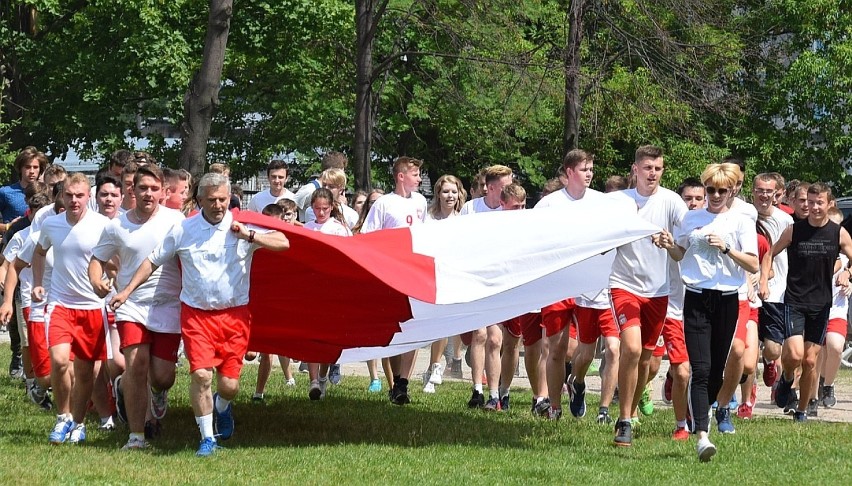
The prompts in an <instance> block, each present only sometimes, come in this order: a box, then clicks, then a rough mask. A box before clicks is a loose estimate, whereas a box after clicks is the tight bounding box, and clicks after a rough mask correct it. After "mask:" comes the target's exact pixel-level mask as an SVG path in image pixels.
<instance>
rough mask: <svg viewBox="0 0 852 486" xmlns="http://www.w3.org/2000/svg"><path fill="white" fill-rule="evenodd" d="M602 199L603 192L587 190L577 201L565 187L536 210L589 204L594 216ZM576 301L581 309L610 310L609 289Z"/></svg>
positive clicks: (548, 196)
mask: <svg viewBox="0 0 852 486" xmlns="http://www.w3.org/2000/svg"><path fill="white" fill-rule="evenodd" d="M602 197H604V194H603V193H602V192H600V191H596V190H594V189H588V188H587V189H586V191H585V192H584V193H583V197H581V198H580V199H575V198H574V197H573V196H572V195H571V194H569V193H568V190H567V189H565V188H564V187H563V188H562V189H561V190H559V191H556V192H552V193H550V194H548V195H547V196H544V197H543V198H541V200H540V201H539V202H538V203H536V205H535V209H541V208H558V207H566V206H568V205H569V204H584V205H585V204H589V205H591V206H590V207H589V211H590V214H593V212H594V206H593V205H594V204H595V201H600V199H601V198H602ZM574 207H576V206H574ZM574 300H575V301H576V302H577V305H578V306H580V307H586V308H590V309H609V307H610V303H609V289H600V290H598V291H596V292H594V291H593V292H586V293H583V294H580V295H578V296H577V297H576V298H575V299H574Z"/></svg>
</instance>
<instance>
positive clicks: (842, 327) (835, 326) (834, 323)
mask: <svg viewBox="0 0 852 486" xmlns="http://www.w3.org/2000/svg"><path fill="white" fill-rule="evenodd" d="M847 325H848V324H847V322H846V319H842V318H840V317H835V318H834V319H829V320H828V328H826V330H825V332H826V333H829V332H833V333H837V334H840V335H841V336H843V338H844V339H845V338H846V327H847ZM30 342H32V341H30Z"/></svg>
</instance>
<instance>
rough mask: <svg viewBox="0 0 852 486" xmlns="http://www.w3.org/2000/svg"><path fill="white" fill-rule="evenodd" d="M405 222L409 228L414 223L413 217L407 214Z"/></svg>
mask: <svg viewBox="0 0 852 486" xmlns="http://www.w3.org/2000/svg"><path fill="white" fill-rule="evenodd" d="M405 222H406V223H408V226H411V225H412V224H413V223H414V217H413V216H411V215H410V214H409V215H408V216H406V217H405Z"/></svg>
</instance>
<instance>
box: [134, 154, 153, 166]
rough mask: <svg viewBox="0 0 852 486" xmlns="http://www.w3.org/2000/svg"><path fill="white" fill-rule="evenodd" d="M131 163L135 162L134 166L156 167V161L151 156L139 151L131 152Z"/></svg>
mask: <svg viewBox="0 0 852 486" xmlns="http://www.w3.org/2000/svg"><path fill="white" fill-rule="evenodd" d="M133 162H136V165H157V159H155V158H154V156H153V155H151V154H149V153H148V152H143V151H141V150H140V151H137V152H133Z"/></svg>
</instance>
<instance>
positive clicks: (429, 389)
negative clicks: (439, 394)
mask: <svg viewBox="0 0 852 486" xmlns="http://www.w3.org/2000/svg"><path fill="white" fill-rule="evenodd" d="M423 393H435V384H434V383H426V385H424V386H423Z"/></svg>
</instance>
